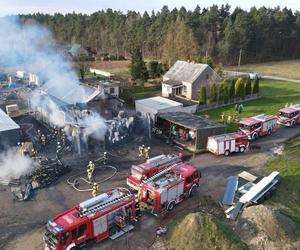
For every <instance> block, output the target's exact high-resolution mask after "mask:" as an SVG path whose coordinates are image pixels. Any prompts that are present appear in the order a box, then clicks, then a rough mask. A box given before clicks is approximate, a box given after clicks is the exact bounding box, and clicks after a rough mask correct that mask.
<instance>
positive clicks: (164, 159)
mask: <svg viewBox="0 0 300 250" xmlns="http://www.w3.org/2000/svg"><path fill="white" fill-rule="evenodd" d="M182 158H183V155H176V154H169V155H165V154H162V155H158V156H155V157H153V158H150V159H148V160H147V161H146V162H144V163H142V164H140V165H137V166H136V165H133V166H132V167H131V170H130V172H131V173H130V174H129V175H128V177H127V185H128V186H130V187H131V188H133V189H135V190H138V188H139V185H140V184H141V182H142V181H143V180H146V179H148V178H150V177H151V176H153V175H155V174H157V173H159V172H161V171H162V170H164V169H166V168H167V167H170V166H172V165H173V164H175V163H179V162H181V161H182Z"/></svg>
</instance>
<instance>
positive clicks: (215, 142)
mask: <svg viewBox="0 0 300 250" xmlns="http://www.w3.org/2000/svg"><path fill="white" fill-rule="evenodd" d="M248 146H249V141H248V137H247V135H245V134H243V133H240V132H236V133H230V134H222V135H215V136H210V137H208V140H207V150H208V151H210V152H212V153H213V154H216V155H222V154H223V155H225V156H228V155H229V154H230V153H233V152H241V153H243V152H245V150H246V149H247V148H248Z"/></svg>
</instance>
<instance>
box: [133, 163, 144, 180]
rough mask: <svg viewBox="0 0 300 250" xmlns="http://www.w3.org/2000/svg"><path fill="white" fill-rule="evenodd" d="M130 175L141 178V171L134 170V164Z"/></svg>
mask: <svg viewBox="0 0 300 250" xmlns="http://www.w3.org/2000/svg"><path fill="white" fill-rule="evenodd" d="M131 175H132V176H133V177H134V178H136V179H138V180H141V179H142V173H140V172H139V171H138V170H136V169H135V168H134V166H133V167H132V168H131Z"/></svg>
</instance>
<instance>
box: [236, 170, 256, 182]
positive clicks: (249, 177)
mask: <svg viewBox="0 0 300 250" xmlns="http://www.w3.org/2000/svg"><path fill="white" fill-rule="evenodd" d="M238 176H239V177H240V178H243V179H244V180H246V181H250V182H254V181H256V179H257V177H256V176H255V175H253V174H250V173H249V172H247V171H243V172H241V173H239V174H238Z"/></svg>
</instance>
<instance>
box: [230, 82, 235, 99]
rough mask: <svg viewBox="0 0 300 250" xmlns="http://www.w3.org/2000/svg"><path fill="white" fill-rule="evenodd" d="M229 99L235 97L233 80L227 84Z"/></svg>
mask: <svg viewBox="0 0 300 250" xmlns="http://www.w3.org/2000/svg"><path fill="white" fill-rule="evenodd" d="M228 95H229V99H233V98H234V97H235V80H231V81H230V82H229V93H228Z"/></svg>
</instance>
